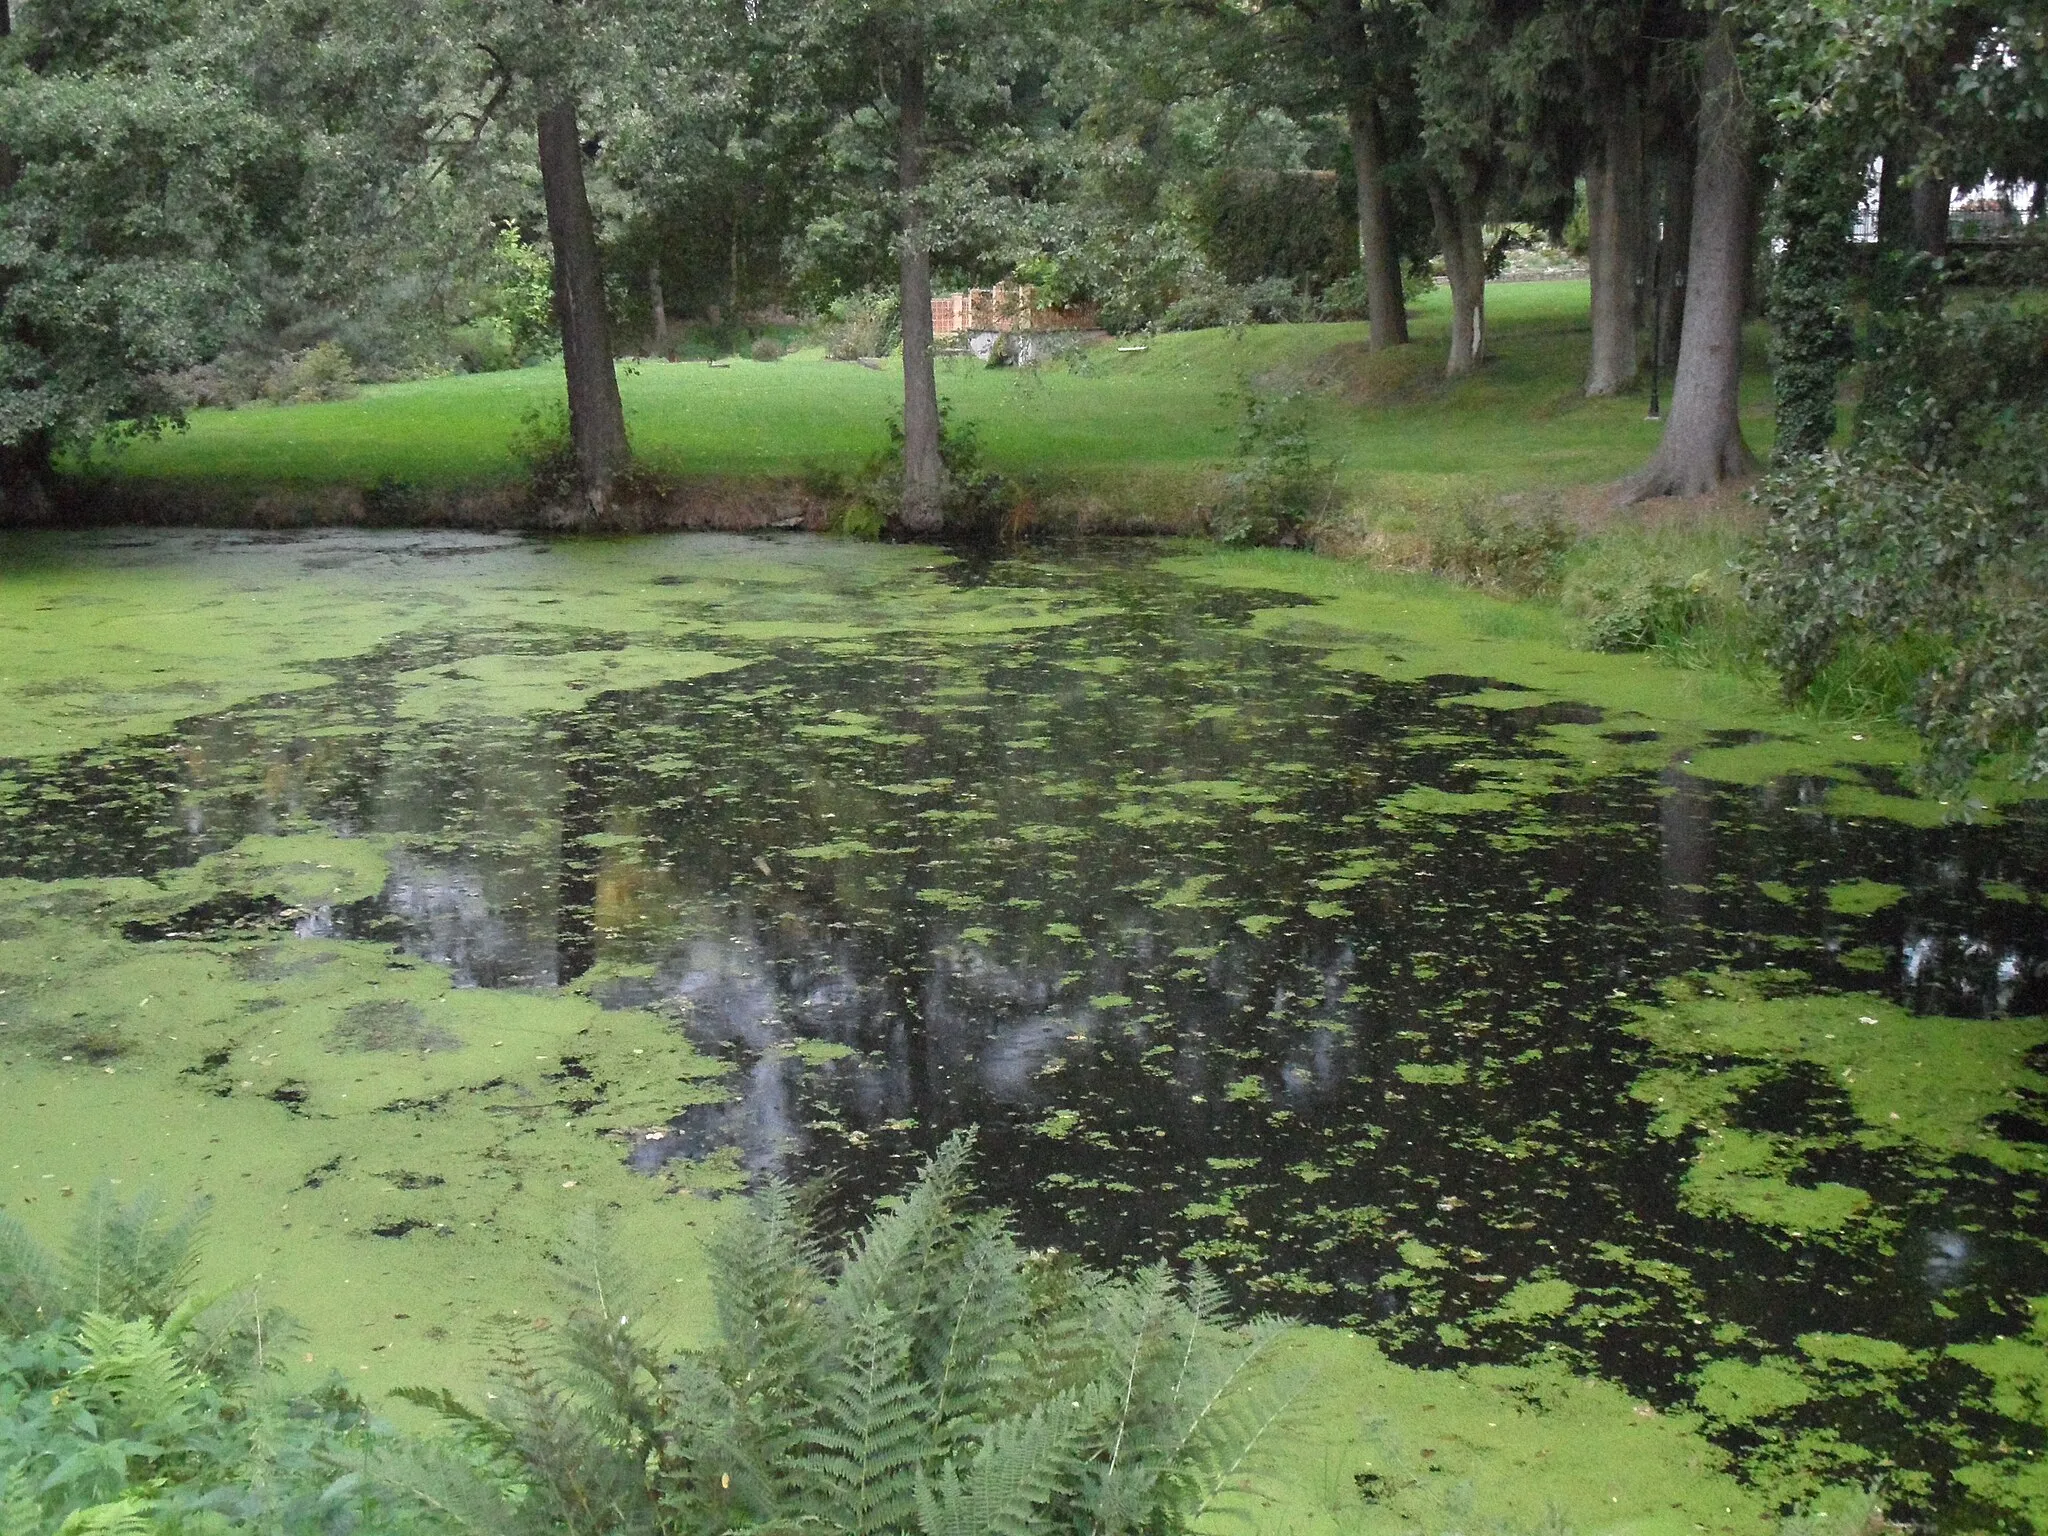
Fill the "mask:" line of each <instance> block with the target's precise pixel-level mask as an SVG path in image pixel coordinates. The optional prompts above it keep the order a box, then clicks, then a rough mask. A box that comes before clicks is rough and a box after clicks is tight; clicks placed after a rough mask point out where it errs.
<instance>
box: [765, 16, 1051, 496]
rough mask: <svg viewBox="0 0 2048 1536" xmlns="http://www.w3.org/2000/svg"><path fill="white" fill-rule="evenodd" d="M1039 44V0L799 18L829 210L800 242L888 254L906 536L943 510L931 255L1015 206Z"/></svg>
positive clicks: (979, 240)
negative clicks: (1013, 166)
mask: <svg viewBox="0 0 2048 1536" xmlns="http://www.w3.org/2000/svg"><path fill="white" fill-rule="evenodd" d="M1043 42H1044V25H1043V22H1042V20H1041V18H1039V17H1038V16H1037V15H1036V14H1035V11H1034V6H1033V0H999V3H994V4H971V3H968V0H811V3H810V4H809V5H808V7H807V8H806V10H805V11H804V13H803V22H802V35H801V40H800V49H801V56H802V59H803V62H804V65H805V68H806V72H807V74H808V88H809V89H810V90H811V91H812V92H813V93H814V97H813V99H814V100H815V101H816V102H817V103H819V110H820V115H821V118H822V125H823V128H824V133H823V137H824V138H825V140H826V142H827V145H828V152H827V154H826V156H825V160H824V163H823V164H822V165H821V171H822V172H823V174H824V176H825V177H826V180H827V186H826V190H825V192H824V194H823V196H822V198H821V201H822V202H823V204H824V205H825V206H824V210H823V212H822V213H821V216H820V217H819V218H818V219H815V220H814V221H813V223H812V226H811V229H810V230H809V231H808V237H809V239H810V240H811V241H812V242H813V243H814V244H816V245H819V246H824V247H829V246H832V245H835V244H836V245H840V246H843V245H844V244H845V243H847V241H848V238H849V237H851V238H852V240H853V241H854V242H855V243H856V244H859V245H861V246H863V247H864V248H865V249H866V250H867V251H868V252H870V253H872V252H873V251H874V249H875V242H876V237H878V236H880V237H884V238H886V239H887V241H888V244H889V245H890V246H892V247H893V254H894V257H895V268H896V271H895V277H896V287H897V293H898V297H899V303H900V314H901V324H902V336H903V501H902V509H901V512H900V515H899V518H898V525H899V526H900V527H901V528H902V530H903V531H904V532H906V533H912V534H931V533H936V532H938V531H939V529H940V527H941V525H942V524H943V522H944V517H945V492H946V470H945V464H944V461H943V460H942V458H941V457H940V452H939V447H940V425H941V424H940V416H939V395H938V379H937V374H936V371H935V369H934V366H933V359H932V302H931V301H932V263H933V255H934V251H935V250H936V249H938V248H940V247H941V245H942V244H943V245H944V246H947V247H950V248H951V249H952V251H953V252H954V253H955V254H963V255H964V254H968V253H971V252H973V251H974V250H976V249H977V248H980V249H986V248H987V247H988V246H989V245H990V244H991V243H993V241H994V231H993V230H992V229H991V227H990V226H991V223H992V222H995V221H997V220H999V219H1000V217H1001V213H1002V211H1003V208H1004V206H1005V205H1007V204H1009V203H1011V202H1012V201H1013V199H1012V198H1011V197H1009V196H1006V195H1005V193H1006V189H1005V188H1004V187H1003V185H1002V183H1003V172H1004V170H1005V163H1004V162H1005V155H1006V152H1007V151H1014V150H1015V148H1016V147H1017V140H1018V139H1019V138H1020V137H1021V135H1020V133H1019V131H1018V128H1017V124H1018V119H1019V109H1020V107H1021V106H1022V105H1023V102H1024V99H1025V97H1026V96H1027V95H1028V93H1029V91H1030V89H1031V86H1032V84H1033V83H1034V77H1039V78H1042V74H1043V68H1044V65H1043V55H1044V52H1045V50H1044V48H1043ZM870 259H871V257H870Z"/></svg>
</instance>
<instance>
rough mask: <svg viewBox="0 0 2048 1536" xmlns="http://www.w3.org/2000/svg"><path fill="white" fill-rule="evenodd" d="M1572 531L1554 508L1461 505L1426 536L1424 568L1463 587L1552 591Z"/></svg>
mask: <svg viewBox="0 0 2048 1536" xmlns="http://www.w3.org/2000/svg"><path fill="white" fill-rule="evenodd" d="M1574 542H1576V538H1575V535H1574V534H1573V532H1572V530H1571V529H1570V527H1568V526H1567V525H1566V524H1565V521H1564V519H1563V518H1562V517H1561V516H1559V514H1558V512H1557V510H1556V509H1555V508H1554V507H1546V508H1544V509H1543V510H1542V511H1540V512H1539V513H1537V515H1535V516H1534V517H1519V516H1508V515H1501V516H1488V515H1487V514H1486V513H1485V512H1483V511H1482V510H1481V509H1480V508H1478V507H1476V506H1467V507H1465V508H1464V509H1463V510H1462V511H1461V512H1460V513H1459V515H1458V519H1457V521H1456V522H1455V523H1454V524H1448V525H1446V526H1445V527H1443V528H1441V529H1439V530H1438V531H1437V533H1436V534H1435V535H1434V536H1433V537H1432V538H1431V539H1430V541H1429V568H1430V569H1431V570H1432V571H1434V572H1435V573H1436V574H1437V575H1439V576H1448V577H1450V578H1451V579H1452V580H1453V581H1460V582H1464V583H1465V584H1466V585H1468V586H1474V587H1482V588H1488V589H1491V590H1495V591H1501V592H1508V593H1512V594H1514V595H1515V596H1517V597H1532V596H1535V595H1537V594H1540V593H1545V592H1553V591H1555V590H1556V589H1557V585H1558V582H1559V580H1560V579H1561V578H1562V577H1563V575H1564V561H1565V555H1566V553H1567V552H1568V551H1569V550H1570V549H1571V547H1572V545H1573V543H1574Z"/></svg>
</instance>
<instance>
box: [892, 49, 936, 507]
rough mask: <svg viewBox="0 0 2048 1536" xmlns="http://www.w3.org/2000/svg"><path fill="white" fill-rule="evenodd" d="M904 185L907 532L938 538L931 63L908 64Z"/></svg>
mask: <svg viewBox="0 0 2048 1536" xmlns="http://www.w3.org/2000/svg"><path fill="white" fill-rule="evenodd" d="M898 109H899V116H898V119H897V143H896V180H897V187H898V190H899V191H900V193H901V194H902V198H903V237H902V242H901V245H900V246H899V249H898V268H899V272H900V277H901V282H900V290H901V299H902V310H903V514H902V518H901V523H902V527H903V530H904V532H906V533H937V532H938V531H939V527H940V524H941V523H942V522H943V521H944V520H945V507H944V492H945V483H946V466H945V462H944V460H942V459H941V458H940V457H939V383H938V378H937V375H936V374H934V372H933V371H932V258H931V252H930V251H929V250H928V249H927V248H926V244H925V219H924V205H923V203H922V201H921V198H920V192H921V190H922V187H923V182H924V123H925V82H924V59H923V58H922V56H921V55H919V54H918V53H917V51H916V49H915V47H914V46H913V47H912V48H911V49H909V50H907V51H906V53H905V57H904V60H903V88H902V99H901V100H900V101H899V103H898Z"/></svg>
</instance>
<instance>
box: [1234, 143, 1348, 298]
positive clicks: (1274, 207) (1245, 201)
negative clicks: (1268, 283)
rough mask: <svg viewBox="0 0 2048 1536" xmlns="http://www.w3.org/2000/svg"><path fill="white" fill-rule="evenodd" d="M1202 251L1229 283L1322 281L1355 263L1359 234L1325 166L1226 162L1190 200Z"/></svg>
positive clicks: (1325, 282) (1314, 284)
mask: <svg viewBox="0 0 2048 1536" xmlns="http://www.w3.org/2000/svg"><path fill="white" fill-rule="evenodd" d="M1194 212H1195V216H1196V218H1197V219H1198V220H1199V229H1200V239H1201V242H1202V250H1203V254H1204V255H1206V256H1207V257H1208V259H1209V263H1210V265H1211V266H1212V267H1214V268H1215V270H1216V271H1217V272H1218V273H1220V274H1221V275H1222V277H1223V278H1224V279H1225V280H1226V281H1228V282H1230V283H1234V284H1245V283H1255V282H1258V281H1260V280H1262V279H1265V278H1279V279H1281V280H1283V281H1284V282H1286V283H1288V284H1289V285H1290V286H1291V285H1293V284H1295V283H1300V284H1303V285H1305V286H1309V287H1312V288H1316V289H1321V288H1323V287H1326V286H1328V285H1329V284H1330V283H1332V282H1334V281H1336V280H1337V279H1338V278H1340V277H1342V276H1343V275H1344V274H1345V273H1346V271H1347V270H1355V269H1356V268H1357V266H1358V232H1357V227H1356V225H1355V224H1354V223H1353V222H1352V217H1351V212H1350V209H1349V208H1348V207H1346V206H1345V203H1344V199H1343V197H1342V195H1341V193H1340V191H1339V188H1338V186H1337V177H1336V174H1335V173H1334V172H1331V171H1296V170H1249V169H1239V168H1235V167H1225V168H1223V169H1221V170H1218V171H1215V172H1212V173H1211V174H1210V175H1209V176H1208V177H1206V178H1204V180H1203V182H1202V184H1201V186H1200V189H1199V191H1198V192H1197V194H1196V196H1195V199H1194Z"/></svg>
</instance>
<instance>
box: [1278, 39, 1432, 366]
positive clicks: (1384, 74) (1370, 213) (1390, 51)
mask: <svg viewBox="0 0 2048 1536" xmlns="http://www.w3.org/2000/svg"><path fill="white" fill-rule="evenodd" d="M1283 9H1285V10H1287V11H1289V12H1291V13H1292V15H1293V18H1294V21H1295V25H1294V26H1292V27H1291V28H1289V29H1287V32H1286V34H1285V35H1286V37H1287V38H1288V40H1289V41H1290V42H1291V43H1292V45H1293V46H1292V50H1291V51H1292V53H1293V59H1292V62H1293V63H1294V64H1295V66H1296V67H1297V68H1300V69H1305V70H1306V71H1308V72H1309V73H1311V74H1314V75H1321V76H1323V77H1325V78H1327V79H1328V81H1329V85H1328V87H1327V88H1326V90H1327V94H1328V96H1330V97H1332V98H1334V100H1335V102H1336V103H1337V105H1338V106H1339V107H1340V109H1341V111H1342V112H1343V115H1344V128H1345V137H1346V140H1347V143H1348V145H1349V148H1350V151H1351V172H1352V184H1353V191H1354V207H1355V209H1356V218H1357V222H1358V269H1359V275H1360V277H1361V278H1362V279H1363V281H1364V286H1365V298H1366V320H1367V325H1368V333H1369V336H1370V345H1371V347H1372V349H1373V350H1374V351H1375V352H1377V351H1380V350H1382V349H1384V348H1387V347H1398V346H1405V345H1407V342H1408V308H1407V299H1406V296H1405V294H1404V292H1403V289H1402V283H1401V241H1400V233H1399V216H1398V214H1397V211H1396V209H1395V205H1394V194H1393V187H1392V185H1391V182H1390V178H1389V172H1390V169H1391V162H1392V161H1393V160H1394V159H1395V158H1396V151H1395V146H1394V145H1393V144H1392V143H1391V142H1390V138H1391V128H1392V124H1391V123H1390V118H1393V117H1395V116H1396V114H1397V113H1398V116H1399V117H1400V119H1401V120H1402V121H1403V122H1409V123H1412V119H1413V117H1414V106H1413V99H1414V87H1413V80H1412V74H1411V71H1412V66H1413V61H1414V56H1415V53H1416V50H1417V47H1418V39H1417V37H1416V34H1415V28H1414V23H1413V20H1412V18H1411V17H1410V16H1409V14H1408V12H1407V11H1406V10H1405V9H1403V8H1402V7H1399V6H1395V5H1391V4H1386V3H1383V0H1292V4H1290V5H1288V6H1286V7H1284V8H1283Z"/></svg>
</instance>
